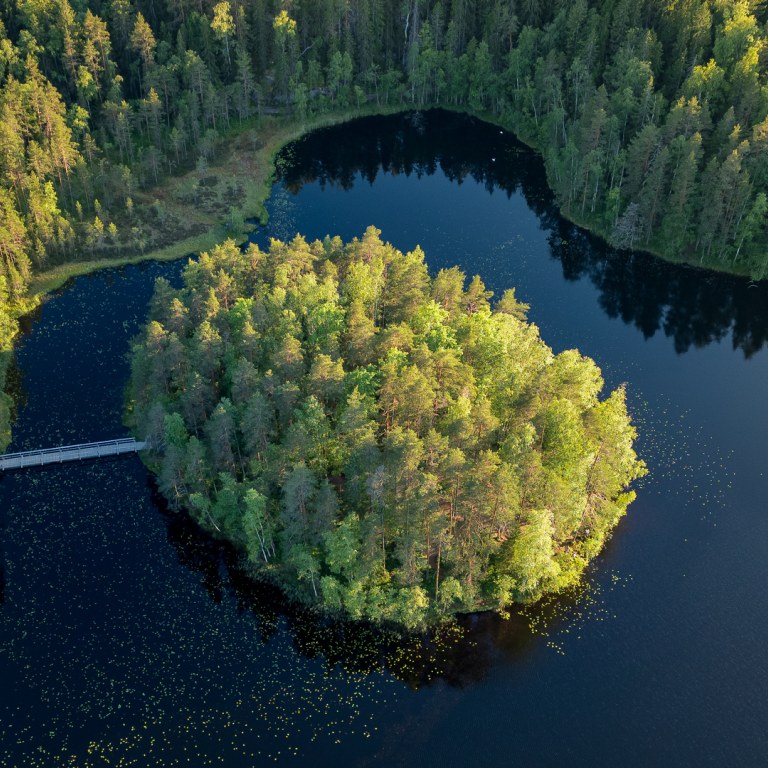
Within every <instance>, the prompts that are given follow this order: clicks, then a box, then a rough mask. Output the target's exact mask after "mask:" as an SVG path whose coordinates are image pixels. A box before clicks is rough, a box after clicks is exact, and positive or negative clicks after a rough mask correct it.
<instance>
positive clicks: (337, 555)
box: [129, 227, 645, 627]
mask: <svg viewBox="0 0 768 768" xmlns="http://www.w3.org/2000/svg"><path fill="white" fill-rule="evenodd" d="M379 235H380V232H379V231H378V230H376V229H375V228H373V227H370V228H369V229H368V230H367V231H366V232H365V234H364V236H363V237H362V238H360V239H354V240H353V241H352V242H350V243H348V244H346V245H345V244H343V243H342V242H341V240H340V239H339V238H326V239H325V240H323V241H315V242H313V243H308V242H306V241H305V240H304V238H302V237H301V236H297V237H296V238H294V240H293V241H291V242H290V243H284V242H280V241H277V240H273V241H272V242H271V245H270V248H269V251H268V252H267V253H265V252H263V251H261V250H260V249H259V248H258V247H257V246H255V245H253V244H251V245H249V247H248V248H247V250H246V251H245V252H242V251H241V250H240V249H239V248H238V247H237V246H236V245H235V244H234V243H233V242H232V241H229V242H226V243H224V244H223V245H221V246H218V247H217V248H215V249H214V250H213V251H211V252H210V253H203V254H201V255H200V257H199V258H198V259H197V260H193V261H190V262H189V264H188V266H187V267H186V268H185V270H184V274H183V281H184V285H183V287H182V288H181V289H180V290H178V291H174V290H172V289H171V287H170V286H169V284H168V283H167V282H166V281H164V280H163V279H160V280H159V281H158V283H157V286H156V291H155V296H154V298H153V301H152V304H151V313H150V318H149V322H148V324H147V325H146V327H145V328H144V330H143V332H142V333H141V335H140V336H139V338H138V339H137V340H136V342H135V345H134V349H133V369H132V378H131V383H130V399H129V415H130V421H131V423H132V426H133V429H134V431H135V433H136V434H137V435H138V436H139V437H141V438H147V439H148V440H149V441H150V443H151V446H152V448H151V450H152V453H151V457H152V458H151V461H152V462H153V464H154V466H155V467H156V469H157V473H158V482H159V485H160V488H161V490H162V492H163V493H164V494H165V495H166V496H167V498H168V499H169V501H170V503H171V504H173V505H174V506H180V507H184V508H186V509H188V510H189V512H190V514H191V515H192V516H193V517H194V518H195V519H196V520H197V521H198V522H199V524H200V525H201V526H203V527H204V528H206V529H208V530H210V531H212V532H214V533H215V534H217V535H221V536H224V537H225V538H227V539H229V540H230V541H232V542H233V543H234V544H236V545H237V546H238V547H240V548H242V550H243V551H244V552H245V553H246V555H247V558H248V560H249V561H250V563H251V564H252V567H253V569H254V572H255V573H256V574H257V575H260V576H263V577H268V578H271V579H274V580H276V581H277V582H279V583H280V584H281V585H282V586H283V587H284V588H285V589H286V590H287V591H288V592H289V593H290V594H292V595H294V596H296V597H299V598H301V599H303V600H306V601H309V602H312V603H315V604H318V605H321V606H323V607H325V608H326V609H328V610H332V611H340V612H344V613H345V614H347V615H349V616H351V617H354V618H366V619H372V620H391V621H396V622H399V623H401V624H404V625H406V626H408V627H414V626H419V625H421V624H423V623H424V622H425V621H427V620H431V619H434V618H437V617H439V616H444V615H447V614H451V613H454V612H457V611H468V610H478V609H490V608H493V609H498V610H502V611H503V610H504V609H505V608H506V607H507V606H509V605H510V604H511V603H518V602H519V603H527V602H532V601H536V600H538V599H539V598H540V597H541V596H542V595H544V594H545V593H548V592H554V591H558V590H561V589H563V588H566V587H568V586H571V585H573V584H575V583H576V582H577V581H578V579H579V578H580V576H581V574H582V573H583V571H584V569H585V567H586V565H587V563H588V562H589V561H590V560H591V559H592V558H593V557H594V556H595V555H596V554H597V553H598V552H599V551H600V549H601V547H602V546H603V544H604V542H605V541H606V539H607V538H608V536H609V535H610V533H611V531H612V530H613V528H614V527H615V526H616V524H617V522H618V521H619V519H620V518H621V516H622V515H623V514H624V513H625V511H626V508H627V505H628V504H629V503H630V502H631V500H632V499H633V498H634V492H633V491H631V490H629V489H628V486H629V484H630V483H631V482H632V481H633V480H634V479H635V478H637V477H639V476H641V475H642V474H644V471H645V469H644V465H643V463H642V462H641V461H640V460H638V458H637V456H636V454H635V451H634V450H633V440H634V438H635V429H634V427H633V426H632V424H631V421H630V418H629V416H628V414H627V408H626V402H625V392H624V389H623V388H619V389H617V390H615V391H613V392H612V393H610V394H609V395H608V396H607V397H605V398H604V399H602V400H601V399H600V398H599V394H600V392H601V389H602V387H603V380H602V377H601V374H600V371H599V369H598V367H597V366H596V365H595V363H594V362H593V361H592V360H590V359H589V358H586V357H584V356H582V355H581V354H579V352H578V351H576V350H568V351H565V352H562V353H560V354H558V355H555V354H553V352H552V350H551V349H550V348H549V347H548V346H547V345H546V344H545V343H544V342H543V341H542V340H541V338H540V337H539V332H538V329H537V328H536V327H535V326H534V325H532V324H529V323H528V322H526V319H525V315H526V310H527V306H526V305H525V304H523V303H521V302H520V301H518V300H517V298H516V297H515V294H514V291H513V290H508V291H506V292H505V293H504V295H503V296H502V297H501V299H500V300H499V301H498V302H496V304H495V305H492V304H491V299H492V293H491V292H490V291H488V290H486V289H485V286H484V285H483V282H482V280H481V279H480V278H479V277H474V278H473V279H472V280H471V281H470V282H469V284H468V285H467V281H466V279H465V276H464V274H463V273H462V272H461V271H460V270H458V269H457V268H453V269H450V270H441V271H440V272H439V273H438V274H437V275H435V276H434V277H431V276H430V274H429V272H428V270H427V267H426V265H425V262H424V254H423V252H422V251H421V250H420V249H418V248H416V249H415V250H414V251H412V252H409V253H406V254H403V253H401V252H399V251H398V250H396V249H395V248H394V247H393V246H392V245H390V244H388V243H385V242H382V240H381V239H380V237H379Z"/></svg>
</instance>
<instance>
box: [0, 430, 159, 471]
mask: <svg viewBox="0 0 768 768" xmlns="http://www.w3.org/2000/svg"><path fill="white" fill-rule="evenodd" d="M144 448H146V443H142V442H138V441H136V440H134V439H133V438H132V437H127V438H122V439H120V440H104V441H102V442H100V443H81V444H80V445H62V446H59V447H58V448H44V449H42V450H39V451H23V452H21V453H6V454H5V455H4V456H0V470H5V469H22V468H23V467H41V466H44V465H45V464H62V463H63V462H65V461H81V460H82V459H100V458H103V457H106V456H119V455H121V454H124V453H137V452H138V451H143V450H144Z"/></svg>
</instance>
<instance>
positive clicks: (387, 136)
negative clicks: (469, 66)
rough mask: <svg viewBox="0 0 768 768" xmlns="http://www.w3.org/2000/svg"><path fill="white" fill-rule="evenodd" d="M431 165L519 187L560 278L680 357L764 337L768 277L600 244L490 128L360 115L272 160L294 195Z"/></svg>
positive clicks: (537, 167)
mask: <svg viewBox="0 0 768 768" xmlns="http://www.w3.org/2000/svg"><path fill="white" fill-rule="evenodd" d="M468 137H471V140H468ZM438 167H439V168H440V169H442V171H443V173H444V174H445V175H446V176H447V178H448V179H450V180H451V181H455V182H456V183H461V182H462V181H463V180H464V179H465V178H467V177H471V178H472V179H474V180H475V181H476V182H478V183H480V184H483V185H484V186H485V187H486V189H488V190H489V191H494V190H501V191H503V192H506V193H507V195H508V196H511V195H512V194H513V193H516V192H521V193H522V194H523V196H524V197H525V200H526V202H527V204H528V206H529V207H530V208H531V209H532V210H533V211H534V212H535V213H536V215H537V216H538V218H539V220H540V222H541V226H542V228H543V229H544V230H545V231H546V232H548V233H549V246H550V254H551V256H552V258H554V259H557V260H558V261H559V262H560V263H561V265H562V269H563V275H564V276H565V278H566V279H567V280H571V281H573V280H579V279H581V278H584V277H586V278H589V279H590V280H591V281H592V283H594V285H595V286H596V287H597V288H598V290H599V292H600V306H601V307H602V309H603V311H604V312H605V313H606V314H607V315H608V316H609V317H612V318H617V317H618V318H621V319H622V320H623V321H624V322H625V323H627V324H632V325H634V326H635V327H637V328H638V329H639V330H640V332H641V333H642V334H643V335H644V336H645V337H646V338H649V337H651V336H653V335H655V334H656V333H658V332H659V331H661V332H663V333H664V334H666V335H667V336H669V337H671V338H672V339H673V340H674V345H675V349H676V351H677V352H678V353H683V352H686V351H687V350H688V349H690V348H691V347H702V346H705V345H707V344H709V343H711V342H714V341H721V340H723V339H726V338H727V337H729V336H730V337H731V341H732V344H733V347H734V349H740V350H741V351H742V352H743V353H744V356H745V357H750V356H751V355H753V354H754V353H755V352H757V351H758V350H759V349H761V348H762V347H763V346H764V345H765V343H766V341H768V281H762V282H760V283H754V282H751V281H749V280H748V279H746V278H739V277H733V276H729V275H721V274H718V273H714V272H710V271H705V270H699V269H696V268H694V267H689V266H682V265H677V264H670V263H667V262H664V261H661V260H660V259H657V258H655V257H653V256H649V255H647V254H641V253H635V252H625V251H617V250H616V249H614V248H611V247H609V246H607V245H606V244H605V243H604V242H602V241H600V240H599V239H598V238H597V237H594V236H592V235H590V234H589V233H588V232H586V231H585V230H583V229H581V228H579V227H577V226H575V225H574V224H571V223H570V222H568V221H566V220H565V219H563V218H562V217H561V216H560V215H559V212H558V210H557V206H556V204H555V201H554V198H553V195H552V193H551V191H550V190H549V188H548V186H547V184H546V177H545V172H544V165H543V162H542V160H541V158H540V157H539V156H538V155H537V154H536V153H535V152H533V151H532V150H530V149H528V148H527V147H525V146H524V145H523V144H521V143H520V142H519V141H517V140H516V139H515V138H514V136H513V135H512V134H510V133H508V132H506V131H502V130H500V129H499V128H498V127H497V126H493V125H490V124H488V123H483V122H481V121H479V120H476V119H475V118H472V117H468V116H466V115H460V114H454V113H451V112H445V111H443V110H432V111H429V112H409V113H404V114H399V115H394V116H390V117H373V118H363V119H360V120H356V121H353V122H350V123H346V124H344V125H341V126H334V127H332V128H326V129H322V130H318V131H315V132H314V133H311V134H309V135H308V136H306V137H304V138H303V139H301V140H299V141H297V142H295V143H294V144H291V145H289V146H288V147H286V149H285V150H284V151H283V153H282V155H281V157H280V158H279V161H278V170H279V174H280V177H281V180H282V181H283V183H284V184H285V185H286V187H287V188H288V189H289V190H290V191H292V192H296V191H298V190H299V189H300V188H301V187H302V185H303V184H306V183H311V182H318V183H320V184H321V185H325V184H333V185H339V186H341V187H342V188H343V189H350V188H351V187H352V186H353V185H354V183H355V181H356V180H357V179H358V178H359V177H362V178H363V179H365V180H367V181H368V182H370V183H373V181H374V180H375V179H376V176H377V175H378V174H379V173H380V172H384V173H388V174H392V175H400V174H405V175H410V174H416V175H417V176H421V175H431V174H433V173H435V171H436V170H437V169H438Z"/></svg>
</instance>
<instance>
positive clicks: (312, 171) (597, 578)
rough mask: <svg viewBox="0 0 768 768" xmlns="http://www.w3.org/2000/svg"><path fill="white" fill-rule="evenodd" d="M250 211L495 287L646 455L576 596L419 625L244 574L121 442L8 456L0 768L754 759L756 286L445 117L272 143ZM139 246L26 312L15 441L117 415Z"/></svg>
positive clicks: (761, 545) (512, 146) (763, 300)
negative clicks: (95, 452) (626, 222)
mask: <svg viewBox="0 0 768 768" xmlns="http://www.w3.org/2000/svg"><path fill="white" fill-rule="evenodd" d="M268 209H269V212H270V222H269V225H268V226H267V227H266V228H264V229H262V230H259V231H257V232H256V233H255V235H254V239H255V240H256V241H257V242H260V243H261V244H265V243H266V242H267V240H268V238H269V237H281V238H287V237H292V236H293V235H294V234H295V233H296V232H297V231H299V232H301V233H303V234H304V235H305V236H306V237H307V238H315V237H323V236H324V235H326V234H339V235H341V236H342V238H344V239H349V238H351V237H354V236H358V235H361V234H362V233H363V231H364V230H365V228H366V226H368V225H369V224H374V225H375V226H377V227H378V228H379V229H381V230H382V237H383V239H385V240H389V241H390V242H392V243H393V244H394V245H395V246H396V247H398V248H400V249H402V250H410V249H412V248H413V247H415V245H417V244H419V245H421V246H422V248H423V249H424V251H425V252H426V258H427V263H428V264H429V266H430V269H431V270H432V271H433V272H434V271H437V270H438V269H440V268H441V267H444V266H451V265H453V264H459V265H460V266H461V267H462V269H464V271H465V272H467V274H468V275H470V276H471V275H473V274H480V275H481V277H482V278H483V280H484V281H485V282H486V284H487V286H488V287H489V288H490V289H491V290H493V291H495V292H496V294H497V296H500V295H501V293H502V292H503V290H504V289H505V288H508V287H515V288H516V290H517V296H518V298H519V299H521V300H522V301H525V302H528V303H530V304H531V310H530V313H529V316H530V319H531V321H532V322H534V323H536V324H537V325H538V326H539V328H540V329H541V334H542V337H543V338H544V340H545V341H546V342H547V343H548V344H550V345H551V346H552V347H553V348H554V349H555V351H560V350H563V349H567V348H571V347H578V348H579V349H580V350H581V351H582V352H583V353H584V354H587V355H590V356H592V357H594V359H595V360H596V362H597V363H598V365H600V367H601V368H602V370H603V373H604V376H605V378H606V384H607V386H608V387H611V388H612V387H614V386H616V385H618V384H620V383H622V382H626V383H627V393H628V405H629V408H630V411H631V413H632V415H633V418H634V420H635V422H636V423H637V425H638V428H639V430H640V437H639V440H638V445H637V448H638V452H639V453H640V455H641V456H642V457H643V458H644V459H645V461H646V463H647V464H648V468H649V470H650V473H649V475H648V477H647V478H645V479H644V480H643V481H642V482H641V483H640V484H638V487H637V491H638V498H637V500H636V501H635V502H634V503H633V504H632V505H631V506H630V508H629V513H628V515H627V517H626V518H625V519H624V520H623V521H622V522H621V523H620V525H619V527H618V529H617V531H616V533H615V535H614V537H613V538H612V539H611V541H610V542H609V544H608V546H607V548H606V550H605V552H604V553H603V555H602V556H601V557H599V558H598V559H597V560H596V561H595V563H594V564H593V566H592V567H591V568H590V570H589V573H588V578H587V580H586V583H585V585H584V587H583V588H582V589H580V590H578V591H577V593H576V594H573V595H567V596H564V597H561V598H558V599H552V600H549V601H547V602H546V603H545V604H544V605H542V606H537V607H535V608H528V609H525V610H524V611H520V612H516V613H513V615H512V617H511V618H510V619H509V620H506V621H505V620H502V619H499V618H497V617H494V616H490V615H475V616H468V617H463V618H462V619H461V620H460V621H459V622H457V624H456V625H453V626H449V627H447V628H445V629H442V630H440V631H436V632H433V633H430V635H429V636H427V637H423V638H411V639H406V640H404V639H402V638H399V637H398V636H396V635H394V634H392V633H383V632H380V631H377V630H375V629H373V628H366V627H360V626H355V625H350V624H345V623H343V622H332V621H328V620H324V619H323V618H322V617H319V616H316V615H313V614H312V613H311V612H307V611H305V610H302V609H300V608H299V607H297V606H292V605H289V604H287V603H286V602H285V600H283V599H282V598H281V596H280V595H279V594H278V593H276V592H275V590H273V589H270V588H268V587H265V586H259V585H254V584H253V583H252V582H250V581H249V580H248V579H247V577H246V576H245V575H244V573H243V571H242V570H241V569H240V567H239V557H238V555H237V553H235V552H233V551H232V550H231V549H230V548H229V547H227V546H225V545H223V544H221V543H219V542H216V541H214V540H212V539H211V538H210V537H208V536H207V535H205V534H203V533H202V532H200V531H199V530H198V529H197V528H196V527H195V526H194V525H193V524H191V523H190V522H189V521H188V520H187V518H186V517H185V516H184V515H183V514H179V513H175V512H172V511H170V510H169V509H168V508H167V507H166V506H165V505H164V504H163V502H162V499H161V498H159V497H158V495H157V493H156V491H155V488H154V484H153V482H152V478H151V476H150V474H149V473H148V472H147V471H146V469H145V468H144V467H143V465H142V464H141V463H140V461H139V460H138V459H136V458H121V459H116V460H113V461H105V462H102V463H98V464H96V463H90V464H81V465H76V464H71V465H65V466H61V467H50V468H47V469H41V470H33V471H29V472H26V473H11V474H8V475H7V476H4V477H2V478H0V680H2V689H1V690H0V766H3V767H4V768H5V767H6V766H7V767H8V768H17V767H19V766H25V767H26V766H41V767H42V766H104V765H115V766H117V765H121V766H128V765H136V766H150V765H151V766H185V765H192V766H208V765H210V766H216V765H223V766H261V765H266V764H274V763H275V762H277V763H279V764H282V763H288V764H294V765H305V764H307V765H310V764H311V765H316V766H326V765H327V766H338V765H360V766H366V765H379V764H382V765H419V766H432V765H434V766H449V765H461V766H473V765H478V766H479V765H483V766H491V765H493V766H495V765H504V766H508V765H513V764H518V763H519V764H521V765H536V766H538V765H542V766H549V765H563V764H568V765H575V766H600V765H622V766H646V765H649V764H654V765H670V766H671V765H675V766H679V765H696V766H698V765H706V764H711V765H717V766H722V765H739V766H750V765H755V766H757V765H763V764H764V762H765V755H766V754H767V753H768V732H767V730H766V727H765V723H766V722H768V696H766V693H765V691H766V686H767V685H768V670H767V669H766V666H767V662H766V653H765V647H766V641H767V640H768V600H766V599H765V597H764V592H765V588H766V584H768V558H766V556H765V555H766V552H768V505H766V503H765V498H766V496H768V493H767V491H768V488H766V476H765V472H766V467H765V464H766V462H765V447H766V436H768V404H767V403H766V397H765V393H766V390H767V387H766V384H768V353H767V350H766V348H765V347H766V340H767V339H768V284H767V283H765V282H763V283H759V284H754V283H751V282H750V281H748V280H745V279H739V278H733V277H728V276H722V275H717V274H713V273H708V272H702V271H699V270H696V269H694V268H691V267H681V266H676V265H669V264H664V263H661V262H659V261H657V260H655V259H653V258H652V257H649V256H644V255H641V254H634V253H622V252H617V251H614V250H612V249H609V248H607V247H606V246H604V245H602V244H601V243H600V242H599V241H598V240H596V239H594V238H592V237H591V236H589V235H588V234H587V233H585V232H583V231H582V230H579V229H578V228H577V227H575V226H573V225H572V224H570V223H568V222H567V221H565V220H564V219H563V218H561V217H560V216H559V215H558V212H557V209H556V207H555V205H554V202H553V199H552V196H551V194H550V193H549V191H548V189H547V186H546V181H545V177H544V170H543V165H542V163H541V161H540V159H539V158H538V157H537V156H536V155H535V154H534V153H532V152H531V151H530V150H528V149H527V148H525V147H524V146H522V145H521V144H520V143H519V142H517V141H516V140H515V139H514V137H513V136H511V135H510V134H508V133H506V132H504V131H502V130H500V129H499V128H498V127H496V126H492V125H488V124H484V123H480V122H478V121H476V120H474V119H471V118H467V117H464V116H460V115H454V114H452V113H447V112H426V113H421V112H417V113H406V114H402V115H397V116H393V117H386V118H367V119H364V120H359V121H355V122H352V123H348V124H345V125H342V126H337V127H334V128H330V129H325V130H322V131H318V132H315V133H313V134H310V135H309V136H307V137H305V138H304V139H302V140H300V141H299V142H296V143H295V144H293V145H290V146H289V147H287V148H286V150H285V151H284V152H283V153H282V155H281V157H280V161H279V179H278V181H277V183H276V184H275V188H274V190H273V195H272V197H271V199H270V201H269V203H268ZM181 266H182V264H181V263H173V264H157V263H147V264H143V265H138V266H134V267H127V268H124V269H119V270H105V271H104V272H101V273H98V274H95V275H90V276H86V277H82V278H78V279H76V280H75V281H73V282H72V283H71V284H70V285H69V286H67V287H66V288H65V289H64V290H62V291H61V292H59V293H58V294H56V295H55V296H53V297H51V299H50V300H49V301H47V302H46V303H45V304H44V305H43V307H42V308H41V309H40V310H39V311H38V312H36V313H35V314H34V315H33V316H30V317H29V318H27V319H26V321H25V326H24V328H25V331H24V335H23V337H22V339H21V341H20V343H19V345H18V349H17V355H16V363H15V367H14V369H13V371H12V376H11V384H12V390H13V395H14V398H15V400H16V403H17V411H18V418H17V421H16V424H15V427H14V442H13V444H12V445H11V447H10V448H9V450H11V451H12V450H24V449H28V448H39V447H47V446H51V445H56V444H66V443H73V442H86V441H92V440H99V439H109V438H114V437H119V436H123V435H124V434H125V428H124V427H123V425H122V420H121V413H122V407H123V387H124V385H125V382H126V381H127V378H128V358H127V354H128V351H129V344H130V339H131V338H132V337H133V336H134V335H135V333H136V332H137V330H138V328H139V324H140V323H141V322H142V321H143V319H144V317H145V313H146V305H147V302H148V300H149V297H150V295H151V292H152V286H153V282H154V280H155V278H156V277H158V276H164V277H166V278H167V279H169V280H171V282H174V283H178V279H179V277H178V276H179V271H180V269H181Z"/></svg>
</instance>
